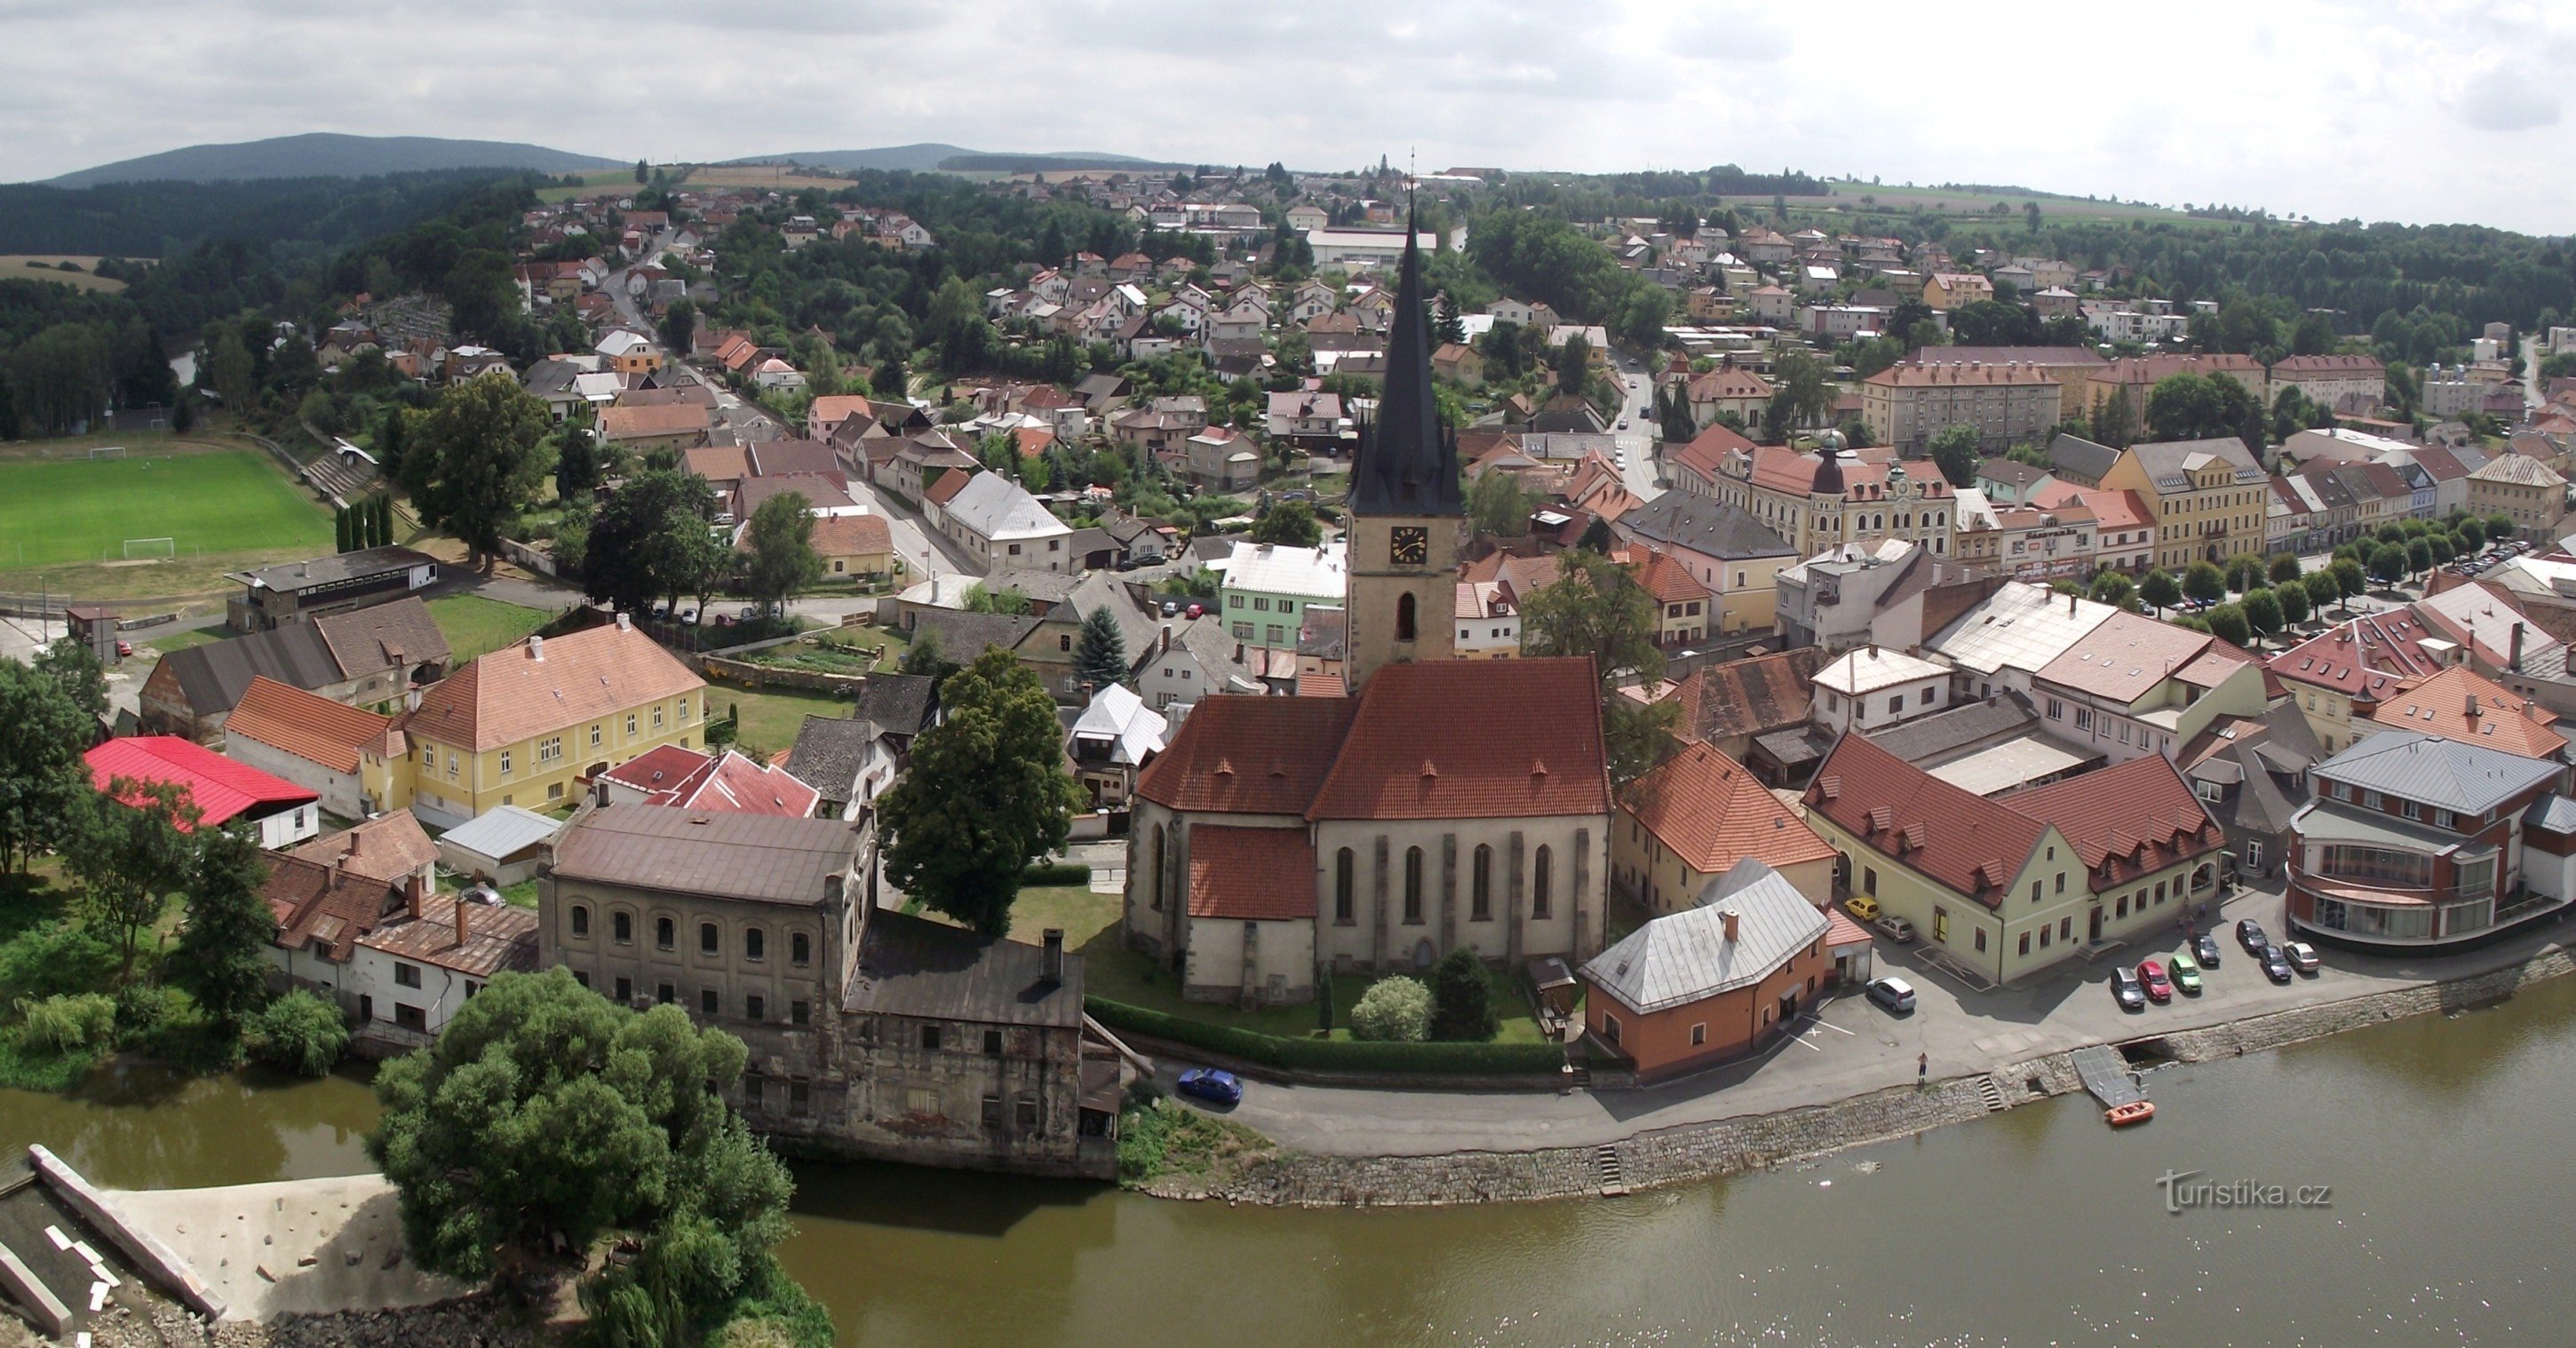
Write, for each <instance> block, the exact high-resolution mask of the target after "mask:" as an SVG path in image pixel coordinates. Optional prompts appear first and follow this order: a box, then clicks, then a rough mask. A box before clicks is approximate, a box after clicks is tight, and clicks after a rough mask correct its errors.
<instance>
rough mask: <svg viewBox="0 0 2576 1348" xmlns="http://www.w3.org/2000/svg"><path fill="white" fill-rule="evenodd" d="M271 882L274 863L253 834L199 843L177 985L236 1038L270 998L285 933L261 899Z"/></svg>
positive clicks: (208, 835)
mask: <svg viewBox="0 0 2576 1348" xmlns="http://www.w3.org/2000/svg"><path fill="white" fill-rule="evenodd" d="M267 879H268V861H267V859H266V857H265V856H264V855H263V854H262V853H261V851H260V849H259V842H258V840H257V839H255V838H253V837H252V836H251V835H250V834H249V833H247V832H245V831H243V830H240V829H222V828H218V829H208V830H206V832H205V834H204V836H203V837H202V838H200V839H199V840H198V843H197V865H196V873H195V875H194V876H192V877H191V880H190V883H189V886H188V923H187V925H186V926H184V927H182V928H180V929H179V950H178V958H177V959H175V960H173V961H171V964H170V981H171V982H173V983H176V984H177V985H178V986H179V987H180V988H182V989H184V990H185V991H186V992H187V993H188V995H189V996H191V997H194V998H195V999H196V1001H197V1008H198V1009H199V1010H201V1011H203V1012H205V1013H206V1015H207V1016H208V1017H209V1018H210V1019H212V1020H213V1021H214V1022H215V1024H216V1025H217V1026H218V1027H220V1028H221V1029H222V1030H223V1032H224V1034H225V1035H226V1036H228V1037H229V1036H230V1035H232V1034H233V1033H235V1032H236V1031H237V1030H239V1028H240V1026H241V1023H242V1020H243V1018H244V1017H246V1016H248V1015H249V1014H250V1013H251V1012H252V1011H255V1010H257V1009H258V1007H259V1004H260V999H261V998H263V997H264V996H266V995H267V987H268V970H269V963H268V946H269V942H270V941H272V940H274V939H276V936H277V919H276V918H275V917H273V916H271V915H270V913H269V910H268V900H267V899H266V898H264V897H262V896H261V894H260V886H261V885H262V884H263V883H265V882H266V881H267Z"/></svg>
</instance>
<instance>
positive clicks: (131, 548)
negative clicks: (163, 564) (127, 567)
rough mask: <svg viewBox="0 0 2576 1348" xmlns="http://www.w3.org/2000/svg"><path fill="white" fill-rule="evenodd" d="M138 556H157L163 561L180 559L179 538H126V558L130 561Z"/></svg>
mask: <svg viewBox="0 0 2576 1348" xmlns="http://www.w3.org/2000/svg"><path fill="white" fill-rule="evenodd" d="M138 557H148V558H157V559H159V560H162V561H172V562H175V561H177V560H179V540H177V539H175V538H129V539H127V540H125V560H127V561H129V562H130V561H133V560H134V559H136V558H138Z"/></svg>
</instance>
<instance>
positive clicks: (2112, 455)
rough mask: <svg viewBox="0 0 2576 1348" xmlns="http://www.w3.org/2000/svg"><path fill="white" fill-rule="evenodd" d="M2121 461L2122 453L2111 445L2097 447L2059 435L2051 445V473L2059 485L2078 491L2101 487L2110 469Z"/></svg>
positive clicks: (2088, 442) (2049, 444)
mask: <svg viewBox="0 0 2576 1348" xmlns="http://www.w3.org/2000/svg"><path fill="white" fill-rule="evenodd" d="M2119 461H2120V451H2118V450H2116V449H2113V448H2111V447H2110V446H2109V445H2097V444H2095V443H2093V442H2092V441H2090V440H2087V439H2085V438H2083V437H2082V436H2076V435H2057V436H2053V437H2051V438H2050V439H2049V442H2048V471H2049V474H2050V475H2051V476H2053V477H2055V478H2056V479H2057V480H2058V481H2060V482H2064V483H2068V484H2071V485H2074V486H2078V487H2099V486H2101V485H2102V479H2103V478H2105V477H2107V476H2109V475H2110V472H2111V467H2112V465H2113V464H2116V463H2118V462H2119Z"/></svg>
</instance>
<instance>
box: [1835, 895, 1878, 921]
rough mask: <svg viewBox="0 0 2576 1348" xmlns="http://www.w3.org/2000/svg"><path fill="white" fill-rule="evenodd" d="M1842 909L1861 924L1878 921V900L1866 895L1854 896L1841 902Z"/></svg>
mask: <svg viewBox="0 0 2576 1348" xmlns="http://www.w3.org/2000/svg"><path fill="white" fill-rule="evenodd" d="M1843 908H1844V910H1845V911H1847V912H1849V913H1850V914H1851V915H1852V916H1853V917H1855V918H1857V919H1859V920H1860V921H1863V922H1876V921H1877V920H1878V900H1877V899H1875V898H1872V897H1871V896H1869V895H1867V894H1854V895H1852V896H1851V897H1850V898H1848V899H1845V900H1844V901H1843Z"/></svg>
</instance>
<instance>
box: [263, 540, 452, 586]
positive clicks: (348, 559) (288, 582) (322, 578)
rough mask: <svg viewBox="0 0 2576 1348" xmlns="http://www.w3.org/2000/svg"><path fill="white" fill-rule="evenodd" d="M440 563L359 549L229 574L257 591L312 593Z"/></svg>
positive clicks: (418, 555) (389, 550)
mask: <svg viewBox="0 0 2576 1348" xmlns="http://www.w3.org/2000/svg"><path fill="white" fill-rule="evenodd" d="M437 564H438V559H437V558H435V557H432V556H430V555H429V554H428V553H425V552H415V551H413V550H412V549H410V548H406V547H400V546H395V547H383V548H360V549H358V550H357V551H356V552H343V553H339V554H337V555H335V556H330V557H315V558H311V559H309V560H306V561H301V562H280V563H278V564H277V565H275V566H263V567H261V568H259V569H258V570H256V571H235V572H230V573H228V575H229V577H230V578H231V579H233V580H238V581H241V582H242V583H244V584H246V585H249V586H252V587H253V588H257V589H270V590H285V591H288V592H290V593H291V592H293V591H297V590H309V589H312V588H313V587H314V586H316V585H329V584H333V583H335V582H338V581H344V580H356V579H358V578H359V577H362V576H381V575H384V574H386V573H388V572H393V571H409V570H410V569H412V568H413V567H415V566H435V565H437Z"/></svg>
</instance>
